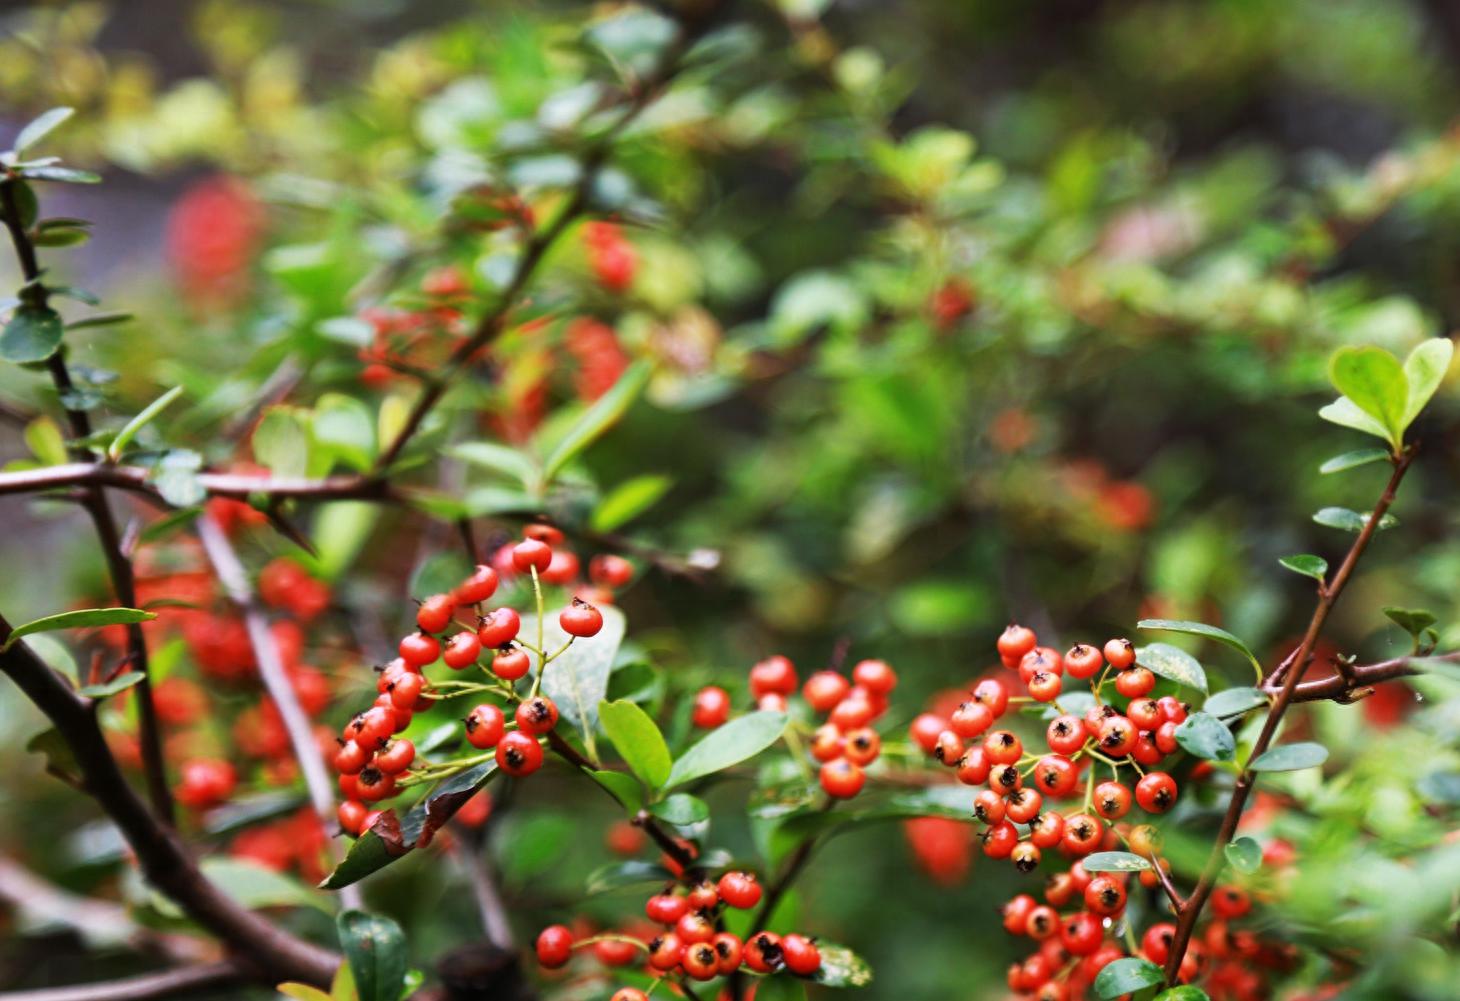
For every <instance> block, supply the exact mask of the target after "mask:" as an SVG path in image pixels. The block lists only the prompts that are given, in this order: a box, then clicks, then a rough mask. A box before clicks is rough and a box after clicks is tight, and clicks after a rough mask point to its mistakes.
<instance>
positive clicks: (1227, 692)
mask: <svg viewBox="0 0 1460 1001" xmlns="http://www.w3.org/2000/svg"><path fill="white" fill-rule="evenodd" d="M1265 705H1267V695H1266V694H1264V693H1263V692H1262V691H1261V690H1260V689H1257V688H1253V687H1251V686H1247V687H1242V688H1227V689H1224V690H1222V691H1220V692H1218V693H1217V694H1215V695H1213V696H1212V697H1211V698H1209V699H1207V701H1206V705H1204V706H1202V707H1201V708H1202V712H1205V713H1210V714H1211V715H1213V716H1216V717H1218V718H1219V719H1225V718H1227V717H1230V716H1241V715H1242V714H1243V713H1245V712H1249V711H1251V710H1253V709H1256V708H1257V707H1258V706H1265Z"/></svg>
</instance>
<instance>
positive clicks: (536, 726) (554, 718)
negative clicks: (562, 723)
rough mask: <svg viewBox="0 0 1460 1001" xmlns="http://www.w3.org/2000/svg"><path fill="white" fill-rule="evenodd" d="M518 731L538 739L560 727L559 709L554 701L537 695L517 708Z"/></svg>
mask: <svg viewBox="0 0 1460 1001" xmlns="http://www.w3.org/2000/svg"><path fill="white" fill-rule="evenodd" d="M514 718H515V719H516V720H517V729H518V730H520V731H522V732H523V733H525V734H529V735H530V736H533V737H537V736H540V735H542V734H544V733H547V732H548V731H549V730H551V729H552V728H553V727H555V726H557V725H558V707H557V706H556V705H555V704H554V703H553V700H552V699H549V698H546V697H544V696H542V695H535V696H533V697H532V698H530V699H528V700H527V701H525V702H523V703H522V704H520V705H519V706H518V707H517V712H516V714H515V716H514Z"/></svg>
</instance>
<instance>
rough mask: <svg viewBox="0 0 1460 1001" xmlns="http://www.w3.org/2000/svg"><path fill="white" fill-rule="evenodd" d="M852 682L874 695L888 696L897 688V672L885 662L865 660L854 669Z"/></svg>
mask: <svg viewBox="0 0 1460 1001" xmlns="http://www.w3.org/2000/svg"><path fill="white" fill-rule="evenodd" d="M852 680H853V681H855V682H856V683H857V684H859V685H861V686H862V687H863V688H865V689H867V691H869V692H871V693H872V694H873V695H888V694H890V693H891V692H892V690H893V689H894V688H896V687H897V672H896V671H894V670H893V669H892V667H891V666H890V665H888V663H887V662H886V661H885V660H864V661H860V662H859V663H858V664H857V666H856V667H854V668H852Z"/></svg>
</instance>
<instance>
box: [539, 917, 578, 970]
mask: <svg viewBox="0 0 1460 1001" xmlns="http://www.w3.org/2000/svg"><path fill="white" fill-rule="evenodd" d="M572 958H573V933H572V932H570V931H569V930H568V928H567V926H566V925H549V926H548V927H546V928H544V929H543V930H542V932H541V933H540V934H539V935H538V936H537V961H538V962H539V963H541V964H542V965H543V966H546V967H547V968H548V969H550V970H556V969H557V968H558V967H560V966H566V965H567V964H568V960H570V959H572Z"/></svg>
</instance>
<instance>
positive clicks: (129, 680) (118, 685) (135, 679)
mask: <svg viewBox="0 0 1460 1001" xmlns="http://www.w3.org/2000/svg"><path fill="white" fill-rule="evenodd" d="M154 618H155V616H154ZM146 677H147V675H145V674H143V673H142V672H141V671H127V672H126V673H125V674H119V675H117V676H116V677H115V678H113V679H112V680H110V681H104V682H102V683H100V684H96V685H85V686H83V687H82V688H80V689H79V690H78V694H80V695H84V696H86V697H87V698H88V699H104V698H106V697H107V696H109V695H115V694H117V693H118V692H124V691H126V690H127V689H128V688H131V687H132V686H133V685H137V684H140V683H141V682H142V681H143V680H144V679H145V678H146Z"/></svg>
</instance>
